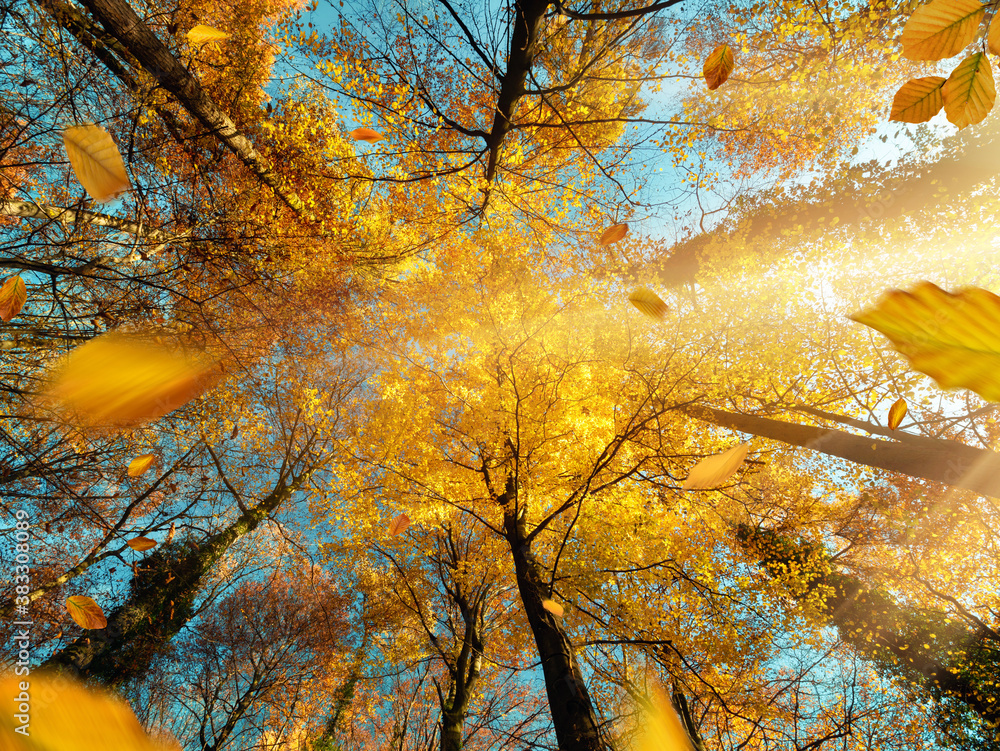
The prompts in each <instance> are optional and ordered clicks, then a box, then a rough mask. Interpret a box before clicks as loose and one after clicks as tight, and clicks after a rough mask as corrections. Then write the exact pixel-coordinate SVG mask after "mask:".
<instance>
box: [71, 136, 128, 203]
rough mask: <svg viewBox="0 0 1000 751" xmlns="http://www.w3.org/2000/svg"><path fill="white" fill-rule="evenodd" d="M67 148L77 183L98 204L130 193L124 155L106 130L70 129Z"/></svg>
mask: <svg viewBox="0 0 1000 751" xmlns="http://www.w3.org/2000/svg"><path fill="white" fill-rule="evenodd" d="M63 145H64V146H65V147H66V155H67V156H68V157H69V163H70V164H71V165H72V166H73V172H74V173H75V174H76V179H77V180H79V181H80V184H81V185H82V186H83V187H84V189H85V190H86V191H87V192H88V193H90V195H91V197H92V198H93V199H94V200H95V201H98V202H102V201H107V200H108V199H110V198H114V197H115V196H117V195H118V194H119V193H123V192H124V191H126V190H128V188H129V181H128V175H127V174H125V164H124V162H122V155H121V154H120V153H119V152H118V147H117V146H115V142H114V141H113V140H112V138H111V136H110V135H109V134H108V132H107V131H106V130H105V129H104V128H102V127H100V126H99V125H92V124H85V125H74V126H73V127H71V128H66V130H65V131H63Z"/></svg>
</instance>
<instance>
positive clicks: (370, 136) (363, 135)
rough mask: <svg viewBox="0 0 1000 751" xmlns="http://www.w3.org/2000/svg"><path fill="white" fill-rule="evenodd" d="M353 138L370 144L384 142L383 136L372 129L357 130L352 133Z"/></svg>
mask: <svg viewBox="0 0 1000 751" xmlns="http://www.w3.org/2000/svg"><path fill="white" fill-rule="evenodd" d="M351 138H353V139H354V140H355V141H367V142H368V143H377V142H378V141H381V140H382V134H381V133H377V132H376V131H374V130H372V129H371V128H356V129H354V130H352V131H351Z"/></svg>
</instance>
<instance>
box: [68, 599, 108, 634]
mask: <svg viewBox="0 0 1000 751" xmlns="http://www.w3.org/2000/svg"><path fill="white" fill-rule="evenodd" d="M66 610H67V611H68V612H69V615H70V618H72V619H73V620H74V621H76V622H77V623H78V624H79V625H80V627H81V628H88V629H96V628H104V627H105V626H107V625H108V619H107V618H105V617H104V611H103V610H101V606H100V605H98V604H97V603H96V602H94V601H93V600H92V599H90V598H89V597H85V596H83V595H76V596H74V597H70V598H67V600H66Z"/></svg>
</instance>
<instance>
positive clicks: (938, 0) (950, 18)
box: [900, 0, 986, 60]
mask: <svg viewBox="0 0 1000 751" xmlns="http://www.w3.org/2000/svg"><path fill="white" fill-rule="evenodd" d="M985 13H986V10H985V8H984V7H983V4H982V3H980V2H979V0H931V2H929V3H926V4H924V5H921V6H920V7H919V8H917V9H916V11H914V13H913V15H912V16H910V20H908V21H907V22H906V26H904V27H903V35H902V37H901V38H900V41H902V43H903V57H906V58H908V59H910V60H944V59H945V58H948V57H954V56H955V55H957V54H958V53H959V52H961V51H962V50H963V49H965V48H966V47H968V46H969V45H970V44H971V43H972V42H973V40H974V39H975V38H976V30H977V28H978V26H979V22H980V21H982V20H983V16H984V15H985Z"/></svg>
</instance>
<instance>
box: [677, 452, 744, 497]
mask: <svg viewBox="0 0 1000 751" xmlns="http://www.w3.org/2000/svg"><path fill="white" fill-rule="evenodd" d="M748 451H750V445H749V444H747V443H741V444H740V445H738V446H733V448H731V449H729V450H728V451H724V452H723V453H721V454H716V455H715V456H710V457H708V458H706V459H702V460H701V461H700V462H698V463H697V464H696V465H694V468H693V469H692V470H691V473H690V474H689V475H688V476H687V479H686V480H685V481H684V484H683V485H682V486H681V488H682V489H683V490H706V489H709V488H716V487H718V486H719V485H721V484H722V483H724V482H725V481H726V480H728V479H729V478H730V477H732V476H733V475H734V474H736V470H738V469H739V468H740V465H741V464H743V460H744V459H746V458H747V452H748Z"/></svg>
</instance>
